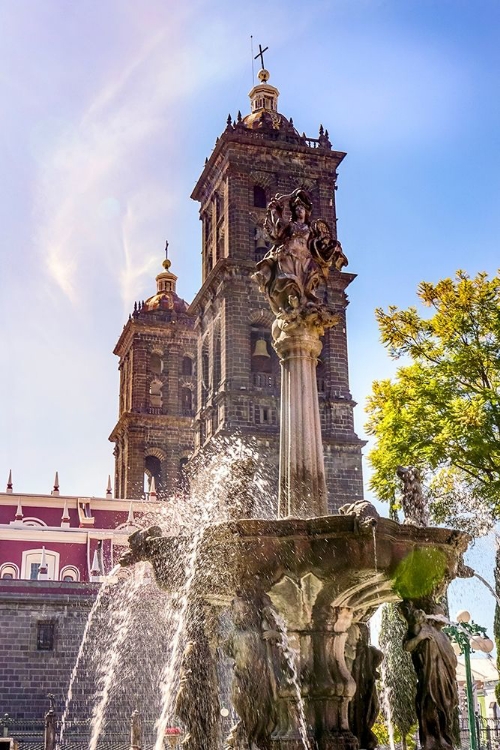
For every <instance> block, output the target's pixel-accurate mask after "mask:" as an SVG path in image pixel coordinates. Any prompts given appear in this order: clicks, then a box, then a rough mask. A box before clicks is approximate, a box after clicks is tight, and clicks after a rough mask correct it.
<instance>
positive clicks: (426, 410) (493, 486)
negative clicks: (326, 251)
mask: <svg viewBox="0 0 500 750" xmlns="http://www.w3.org/2000/svg"><path fill="white" fill-rule="evenodd" d="M417 294H418V297H419V300H420V303H421V305H423V306H426V307H428V308H429V309H430V315H427V316H426V315H424V314H423V312H424V310H423V309H422V308H421V311H420V310H419V309H417V308H416V307H410V308H408V309H407V310H399V309H398V308H397V307H394V306H391V307H389V309H388V311H387V312H384V311H383V310H382V309H378V310H377V311H376V316H377V320H378V324H379V327H380V331H381V336H382V342H383V344H384V345H385V346H386V347H387V349H388V350H389V354H390V356H391V357H392V358H393V359H403V364H402V366H401V367H399V368H398V370H397V372H396V375H395V378H394V379H393V380H381V381H375V382H374V383H373V387H372V394H371V395H370V397H369V399H368V414H369V421H368V424H367V431H368V433H369V434H370V435H371V436H373V437H374V438H375V440H376V443H375V447H374V448H373V449H372V450H371V452H370V454H369V460H370V463H371V465H372V468H373V475H372V477H371V481H370V486H371V489H372V490H374V491H375V493H376V495H377V496H378V497H379V498H380V499H382V500H386V501H389V503H391V504H394V502H395V498H397V497H398V490H399V488H398V481H397V477H396V469H397V467H398V466H399V465H401V464H412V465H414V466H417V467H418V469H419V470H420V473H421V476H422V477H423V479H424V483H425V484H426V486H427V488H428V490H429V500H430V503H429V506H430V511H431V513H432V515H433V518H434V520H435V521H437V522H448V523H450V522H451V523H454V524H455V525H461V524H460V520H462V522H463V521H464V518H465V519H466V522H467V524H468V526H467V528H469V529H470V522H471V520H476V519H477V517H478V514H479V515H480V516H481V518H480V521H481V523H480V524H479V526H480V527H481V526H484V525H486V526H487V525H488V522H489V523H491V522H492V521H493V520H495V519H497V518H499V517H500V277H499V276H495V277H494V278H491V279H490V278H488V276H487V274H486V273H479V274H478V275H477V276H476V277H475V278H471V277H469V276H468V275H467V274H466V273H465V272H464V271H457V273H456V276H455V278H454V279H443V280H442V281H439V282H438V283H437V284H432V283H430V282H422V283H421V284H420V285H419V287H418V292H417ZM481 509H482V510H483V511H484V510H486V516H485V513H484V512H483V513H482V514H481V513H480V511H481ZM476 531H477V533H480V532H481V531H484V528H479V529H477V530H476Z"/></svg>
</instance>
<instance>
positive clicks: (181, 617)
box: [154, 526, 204, 750]
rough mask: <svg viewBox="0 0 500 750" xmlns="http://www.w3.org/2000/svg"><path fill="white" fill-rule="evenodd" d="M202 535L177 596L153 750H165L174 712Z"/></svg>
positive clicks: (192, 546) (194, 541)
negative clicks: (173, 629)
mask: <svg viewBox="0 0 500 750" xmlns="http://www.w3.org/2000/svg"><path fill="white" fill-rule="evenodd" d="M203 532H204V527H203V526H201V527H200V529H199V530H198V531H197V532H196V533H195V534H194V536H193V537H192V539H191V543H190V546H189V551H188V558H187V562H186V578H185V581H184V585H183V587H182V589H181V591H180V592H179V593H178V595H177V597H176V600H177V606H176V607H174V622H175V631H174V635H173V638H172V642H171V652H170V658H169V659H168V660H167V663H166V665H165V669H164V672H163V675H162V679H161V684H160V690H161V696H162V710H161V714H160V718H159V719H158V721H157V723H156V730H157V735H156V742H155V746H154V750H163V747H164V737H165V730H166V729H167V727H168V723H169V721H170V719H171V716H172V713H173V708H174V697H175V681H176V680H177V678H178V675H179V671H180V663H181V658H182V650H183V649H182V641H183V633H184V632H185V629H186V616H187V613H188V605H189V600H190V595H191V590H192V586H193V581H194V578H195V575H196V563H197V559H198V550H199V545H200V541H201V537H202V535H203Z"/></svg>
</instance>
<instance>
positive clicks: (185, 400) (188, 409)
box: [181, 388, 193, 417]
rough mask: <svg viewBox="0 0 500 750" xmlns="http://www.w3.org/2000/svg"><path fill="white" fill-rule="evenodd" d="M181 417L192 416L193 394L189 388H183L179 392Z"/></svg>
mask: <svg viewBox="0 0 500 750" xmlns="http://www.w3.org/2000/svg"><path fill="white" fill-rule="evenodd" d="M181 402H182V415H183V416H184V417H192V416H193V392H192V390H191V388H183V389H182V391H181Z"/></svg>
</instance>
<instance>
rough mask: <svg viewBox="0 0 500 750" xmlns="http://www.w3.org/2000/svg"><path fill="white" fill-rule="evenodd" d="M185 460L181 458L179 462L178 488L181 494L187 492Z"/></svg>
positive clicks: (187, 477) (187, 479) (187, 480)
mask: <svg viewBox="0 0 500 750" xmlns="http://www.w3.org/2000/svg"><path fill="white" fill-rule="evenodd" d="M187 464H188V459H187V458H181V460H180V461H179V486H180V490H181V492H189V476H188V473H187Z"/></svg>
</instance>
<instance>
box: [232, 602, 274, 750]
mask: <svg viewBox="0 0 500 750" xmlns="http://www.w3.org/2000/svg"><path fill="white" fill-rule="evenodd" d="M259 610H260V607H259V606H258V603H257V602H254V601H252V600H251V599H249V598H243V597H241V596H237V597H235V598H234V599H233V602H232V606H231V615H232V621H233V631H232V633H231V634H230V636H229V638H228V639H227V641H226V643H225V644H224V650H225V651H226V653H227V654H228V656H230V657H231V658H232V659H234V666H233V684H232V703H233V706H234V708H235V709H236V712H237V713H238V716H239V717H240V721H239V722H238V723H237V724H236V725H235V726H234V727H233V729H232V730H231V734H230V735H229V737H228V739H227V745H226V746H227V747H228V748H234V749H235V750H257V748H258V750H268V749H269V748H270V736H271V733H272V731H273V729H274V727H275V723H276V721H275V711H274V700H273V686H272V682H271V675H270V668H269V663H268V650H267V647H266V643H265V641H264V639H263V637H262V626H261V615H260V614H259Z"/></svg>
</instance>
